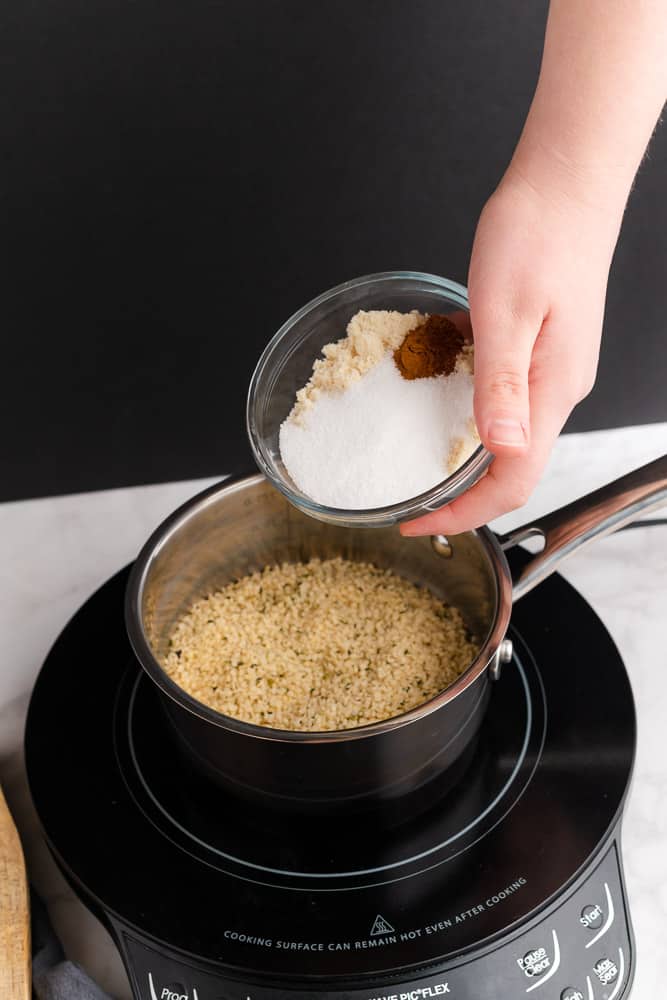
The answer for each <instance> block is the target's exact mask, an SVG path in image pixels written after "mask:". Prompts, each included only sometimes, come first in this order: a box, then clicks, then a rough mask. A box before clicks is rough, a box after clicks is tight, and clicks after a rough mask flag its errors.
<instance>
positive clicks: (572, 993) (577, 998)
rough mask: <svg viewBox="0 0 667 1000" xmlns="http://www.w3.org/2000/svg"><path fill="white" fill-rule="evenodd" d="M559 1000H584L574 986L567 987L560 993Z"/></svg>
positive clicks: (582, 995)
mask: <svg viewBox="0 0 667 1000" xmlns="http://www.w3.org/2000/svg"><path fill="white" fill-rule="evenodd" d="M560 1000H584V994H583V993H582V992H581V990H578V989H577V988H576V986H567V987H566V988H565V989H564V990H563V992H562V993H561V995H560Z"/></svg>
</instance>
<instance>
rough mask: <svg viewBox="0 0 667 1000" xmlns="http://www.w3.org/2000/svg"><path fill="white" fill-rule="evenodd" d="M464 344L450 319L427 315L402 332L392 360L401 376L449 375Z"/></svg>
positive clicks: (406, 377) (427, 376)
mask: <svg viewBox="0 0 667 1000" xmlns="http://www.w3.org/2000/svg"><path fill="white" fill-rule="evenodd" d="M463 344H464V339H463V334H462V333H460V331H459V330H458V328H457V327H456V326H455V325H454V324H453V323H452V321H451V320H450V319H448V318H447V317H446V316H437V315H436V316H429V317H428V319H426V320H425V321H424V322H423V323H420V324H419V326H416V327H415V328H414V330H410V332H409V333H407V334H406V335H405V338H404V340H403V343H402V344H401V346H400V347H399V348H397V350H395V351H394V360H395V362H396V366H397V368H398V370H399V371H400V373H401V375H402V376H403V378H404V379H416V378H433V376H435V375H449V374H450V373H451V372H453V371H454V366H455V365H456V359H457V357H458V355H459V353H460V351H461V348H462V347H463Z"/></svg>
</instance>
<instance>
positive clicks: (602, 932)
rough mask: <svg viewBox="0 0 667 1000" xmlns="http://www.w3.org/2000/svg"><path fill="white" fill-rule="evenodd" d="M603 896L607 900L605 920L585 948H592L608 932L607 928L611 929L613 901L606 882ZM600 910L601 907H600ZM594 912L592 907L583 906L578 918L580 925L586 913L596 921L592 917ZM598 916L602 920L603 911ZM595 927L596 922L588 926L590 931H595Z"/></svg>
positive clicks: (594, 917) (613, 913)
mask: <svg viewBox="0 0 667 1000" xmlns="http://www.w3.org/2000/svg"><path fill="white" fill-rule="evenodd" d="M604 894H605V898H606V900H607V919H606V920H605V922H604V923H603V924H602V926H601V927H600V929H599V930H598V931H596V932H595V934H594V935H593V937H592V938H591V939H590V941H587V942H586V947H587V948H592V947H593V945H594V944H595V943H596V942H597V941H599V940H600V938H601V937H604V936H605V934H606V933H607V931H608V930H609V928H610V927H611V925H612V924H613V922H614V917H615V912H614V900H613V899H612V898H611V892H610V890H609V885H608V884H607V882H605V884H604ZM600 909H601V910H602V908H601V907H600ZM594 910H595V907H594V906H593V907H589V906H585V907H584V908H583V910H582V911H581V917H580V918H579V919H580V921H581V923H582V924H583V923H584V914H586V912H587V911H590V912H589V913H588V916H593V919H595V920H597V918H596V916H595V915H594V912H593V911H594ZM600 916H601V918H602V916H604V911H602V913H601V915H600ZM584 926H586V925H585V924H584ZM597 926H598V924H597V922H596V923H595V924H593V925H591V926H590V930H595V928H596V927H597Z"/></svg>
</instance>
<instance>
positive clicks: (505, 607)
mask: <svg viewBox="0 0 667 1000" xmlns="http://www.w3.org/2000/svg"><path fill="white" fill-rule="evenodd" d="M267 482H268V481H267V479H266V477H265V476H263V475H262V474H261V473H257V474H254V475H239V476H230V477H229V478H227V479H224V480H223V481H222V482H221V483H216V484H214V485H213V486H210V487H208V488H207V489H205V490H203V491H202V492H201V493H198V494H196V495H195V496H194V497H192V498H191V499H190V500H187V501H186V502H185V503H184V504H182V505H181V506H180V507H178V508H177V509H176V510H175V511H173V512H172V513H171V514H169V515H168V517H166V518H165V520H164V521H162V523H161V524H160V525H158V527H157V528H156V529H155V531H153V533H152V534H151V535H150V537H149V538H148V540H147V541H146V543H145V544H144V545H143V547H142V549H141V551H140V552H139V555H138V556H137V559H136V560H135V562H134V565H133V566H132V569H131V571H130V576H129V579H128V582H127V586H126V589H125V627H126V629H127V634H128V637H129V640H130V644H131V646H132V649H133V651H134V654H135V656H136V657H137V659H138V661H139V663H140V665H141V667H142V668H143V669H144V671H145V672H146V673H147V675H148V676H149V677H150V679H151V680H152V681H153V683H155V684H156V685H157V687H158V688H160V690H161V691H162V693H163V694H165V695H167V696H168V697H169V698H171V700H172V701H174V702H175V703H176V704H178V705H180V706H181V707H182V708H184V709H186V710H187V711H189V712H190V713H191V714H193V715H195V716H198V717H199V718H200V719H203V720H204V721H206V722H208V723H210V724H212V725H214V726H217V727H219V728H222V729H227V730H230V731H232V732H236V733H239V734H242V735H244V736H249V737H252V738H253V739H261V740H265V741H267V742H280V743H338V742H345V741H349V740H358V739H367V738H369V737H372V736H379V735H381V734H382V733H387V732H390V731H392V730H394V729H399V728H401V727H403V726H407V725H410V724H411V723H413V722H416V721H418V720H419V719H423V718H425V717H426V716H428V715H430V714H432V713H433V712H436V711H438V710H439V709H441V708H443V707H444V706H445V705H447V704H448V703H449V702H451V701H453V700H454V699H455V698H456V697H457V696H458V695H460V694H461V693H462V692H463V691H465V690H466V689H467V688H468V687H470V685H471V684H473V683H474V682H475V681H476V680H477V678H478V677H479V676H480V675H481V674H482V673H483V672H484V670H486V669H487V667H488V665H489V663H490V662H491V660H492V659H493V657H494V655H495V654H496V652H497V650H498V647H499V646H500V643H501V642H502V640H503V638H504V637H505V633H506V631H507V627H508V625H509V620H510V615H511V610H512V576H511V572H510V568H509V565H508V563H507V559H506V558H505V555H504V553H503V551H502V549H501V547H500V543H499V542H498V540H497V538H496V536H495V535H494V534H493V532H492V531H491V530H490V529H489V528H487V527H482V528H477V529H476V530H475V531H472V532H470V534H473V535H475V536H476V537H477V538H478V539H479V540H480V542H481V543H482V545H483V546H484V549H485V551H486V554H487V555H488V557H489V559H490V562H491V566H492V569H493V573H494V582H495V597H496V611H495V616H494V620H493V624H492V626H491V628H490V629H489V631H488V633H487V636H486V638H485V639H484V642H483V643H482V646H481V648H480V650H479V652H478V654H477V656H476V657H475V659H474V660H473V661H472V663H471V664H470V666H469V667H467V669H466V670H465V671H464V672H463V673H462V674H461V675H460V676H459V677H457V679H456V680H455V681H454V683H453V684H450V685H449V687H446V688H444V689H443V690H442V691H440V692H439V693H438V694H436V695H434V696H433V697H432V698H430V699H429V700H428V701H425V702H423V703H422V704H421V705H417V706H416V707H415V708H412V709H410V711H408V712H404V713H402V714H401V715H395V716H393V717H392V718H390V719H383V720H381V721H380V722H372V723H370V724H368V725H365V726H358V727H356V728H352V729H334V730H325V731H322V732H309V731H302V730H290V729H270V728H269V727H267V726H258V725H256V724H255V723H252V722H243V721H242V720H240V719H234V718H232V717H231V716H228V715H224V714H223V713H222V712H218V711H216V710H215V709H213V708H210V707H209V706H208V705H205V704H203V702H200V701H198V700H197V699H196V698H193V697H192V695H190V694H188V692H187V691H185V690H184V689H183V688H181V687H180V686H179V685H178V684H176V682H175V681H173V680H172V679H171V678H170V677H169V675H168V674H167V673H166V671H165V670H164V668H163V667H162V666H161V664H160V663H159V662H158V660H157V658H156V656H155V655H154V653H153V650H152V648H151V645H150V643H149V641H148V639H147V637H146V633H145V630H144V627H143V615H142V601H143V594H144V588H145V584H146V580H147V578H148V574H149V572H150V569H151V566H152V564H153V562H154V560H155V559H156V558H157V557H158V556H159V554H160V552H161V551H162V549H163V548H164V547H165V546H166V545H167V544H168V543H169V541H170V540H171V538H173V536H174V535H176V534H177V533H178V532H179V530H180V529H181V528H182V527H183V526H184V525H186V524H187V523H188V522H190V521H192V520H193V519H195V518H196V517H197V516H198V514H199V513H200V512H201V511H203V510H205V509H206V508H207V507H209V506H211V505H212V504H213V503H215V502H217V501H218V499H219V498H220V496H222V495H224V494H232V493H235V492H238V491H240V490H243V489H247V488H249V487H251V486H254V485H258V484H259V483H267ZM269 485H270V484H269Z"/></svg>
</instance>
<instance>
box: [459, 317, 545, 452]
mask: <svg viewBox="0 0 667 1000" xmlns="http://www.w3.org/2000/svg"><path fill="white" fill-rule="evenodd" d="M472 326H473V331H474V339H475V420H476V422H477V427H478V430H479V434H480V437H481V439H482V442H483V444H484V445H485V447H486V448H487V449H488V450H489V451H490V452H493V454H494V455H504V456H506V457H511V456H512V455H516V456H518V455H523V454H524V453H525V452H526V451H527V450H528V447H529V445H530V400H529V393H528V373H529V371H530V361H531V356H532V352H533V346H534V344H535V340H536V339H537V334H538V332H539V331H538V330H536V329H535V328H534V326H533V325H532V324H529V323H527V322H525V321H521V320H519V319H518V318H514V319H512V320H509V319H508V320H504V321H503V320H499V318H498V316H497V314H496V316H495V317H493V318H492V317H491V316H488V315H485V314H484V313H482V314H481V316H477V317H476V316H475V315H473V316H472Z"/></svg>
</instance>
